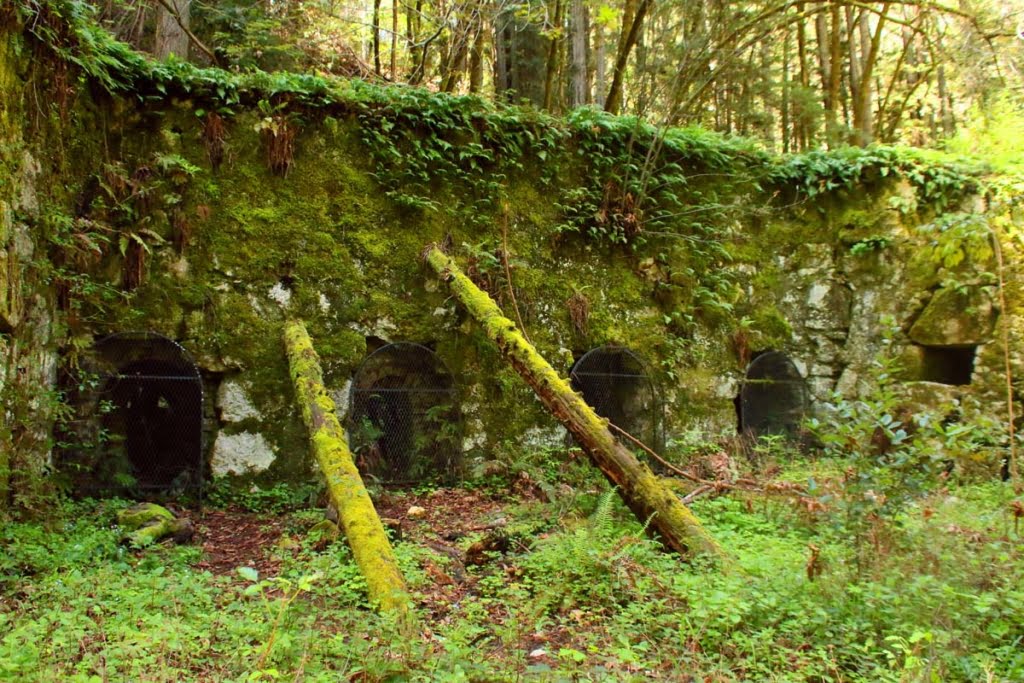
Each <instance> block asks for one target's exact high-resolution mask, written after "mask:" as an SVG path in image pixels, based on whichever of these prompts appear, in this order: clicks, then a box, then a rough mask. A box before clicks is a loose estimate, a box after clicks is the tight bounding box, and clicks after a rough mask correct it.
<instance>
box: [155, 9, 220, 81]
mask: <svg viewBox="0 0 1024 683" xmlns="http://www.w3.org/2000/svg"><path fill="white" fill-rule="evenodd" d="M156 1H157V2H158V3H160V6H161V7H163V8H164V9H165V10H167V11H168V12H169V13H170V15H171V16H172V17H174V21H176V22H177V23H178V27H179V28H181V30H182V31H184V32H185V35H187V36H188V39H189V40H191V41H192V44H193V45H195V46H196V47H197V48H199V50H200V51H201V52H202V53H203V54H205V55H206V56H207V57H209V58H210V61H211V62H213V63H214V64H215V65H218V66H219V65H220V60H219V59H217V55H216V54H215V53H214V52H213V50H211V49H210V48H208V47H206V45H204V44H203V41H201V40H199V38H198V36H196V34H194V33H192V31H191V30H190V29H189V27H188V26H186V25H185V21H184V20H183V19H182V18H181V14H179V13H178V10H177V9H175V7H174V6H173V5H171V3H170V2H169V0H156Z"/></svg>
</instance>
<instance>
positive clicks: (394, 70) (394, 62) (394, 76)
mask: <svg viewBox="0 0 1024 683" xmlns="http://www.w3.org/2000/svg"><path fill="white" fill-rule="evenodd" d="M397 80H398V0H391V81H392V82H396V81H397Z"/></svg>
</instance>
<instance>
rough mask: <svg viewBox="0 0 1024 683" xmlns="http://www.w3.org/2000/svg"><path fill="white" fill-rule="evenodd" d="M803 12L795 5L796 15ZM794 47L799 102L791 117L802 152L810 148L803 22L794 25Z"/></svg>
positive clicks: (808, 82) (801, 5)
mask: <svg viewBox="0 0 1024 683" xmlns="http://www.w3.org/2000/svg"><path fill="white" fill-rule="evenodd" d="M803 11H804V5H803V3H800V4H799V5H797V13H799V14H803ZM796 45H797V60H798V61H799V62H800V100H799V104H798V105H797V108H796V110H795V111H794V112H793V116H794V118H795V119H796V120H797V148H798V149H799V150H801V151H803V150H805V149H807V148H808V147H809V146H810V126H809V125H808V121H807V112H805V111H804V108H803V103H804V102H805V99H804V98H806V97H807V93H808V91H809V90H810V85H811V79H810V69H808V68H807V29H806V27H805V26H804V22H803V21H799V22H797V25H796Z"/></svg>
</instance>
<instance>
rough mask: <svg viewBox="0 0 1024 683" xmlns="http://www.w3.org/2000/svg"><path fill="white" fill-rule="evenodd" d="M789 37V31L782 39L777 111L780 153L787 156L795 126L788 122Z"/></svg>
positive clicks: (793, 137)
mask: <svg viewBox="0 0 1024 683" xmlns="http://www.w3.org/2000/svg"><path fill="white" fill-rule="evenodd" d="M790 42H791V40H790V37H789V30H788V29H787V30H786V33H785V34H784V35H783V37H782V104H781V105H780V106H779V110H780V112H781V114H782V128H781V130H782V153H783V154H789V152H790V141H791V140H793V139H795V138H796V137H797V136H796V134H795V130H794V129H795V126H793V124H792V121H791V120H790V89H791V87H792V86H791V85H790V83H791V82H790V73H789V71H790V68H789V59H790V51H791V50H790Z"/></svg>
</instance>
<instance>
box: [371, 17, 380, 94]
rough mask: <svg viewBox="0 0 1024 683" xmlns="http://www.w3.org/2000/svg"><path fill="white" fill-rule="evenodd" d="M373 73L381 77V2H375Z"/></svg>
mask: <svg viewBox="0 0 1024 683" xmlns="http://www.w3.org/2000/svg"><path fill="white" fill-rule="evenodd" d="M372 28H373V73H375V74H377V75H378V76H380V75H381V70H380V0H373V26H372Z"/></svg>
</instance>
